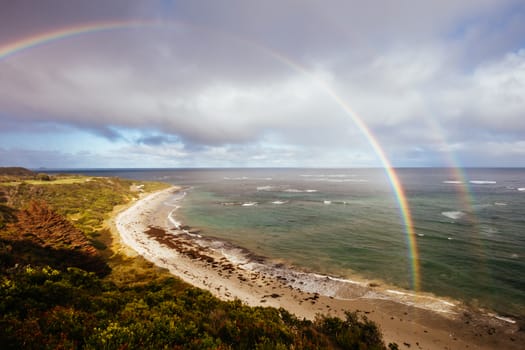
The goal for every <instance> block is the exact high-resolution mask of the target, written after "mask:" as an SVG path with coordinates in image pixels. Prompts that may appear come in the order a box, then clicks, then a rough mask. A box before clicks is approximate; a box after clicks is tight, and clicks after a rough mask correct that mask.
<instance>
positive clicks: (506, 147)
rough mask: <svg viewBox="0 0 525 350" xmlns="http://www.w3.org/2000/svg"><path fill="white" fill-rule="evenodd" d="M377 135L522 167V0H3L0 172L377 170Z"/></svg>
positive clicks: (391, 151) (393, 142) (403, 154)
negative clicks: (25, 169) (241, 168)
mask: <svg viewBox="0 0 525 350" xmlns="http://www.w3.org/2000/svg"><path fill="white" fill-rule="evenodd" d="M363 127H364V128H365V129H367V130H364V129H363ZM367 132H369V134H367ZM373 142H377V144H378V145H379V146H380V148H381V149H382V150H383V151H384V153H385V155H386V156H387V158H388V159H389V160H390V162H391V163H392V164H393V165H394V166H525V2H524V1H523V0H464V1H457V0H453V1H451V0H441V1H417V0H399V1H391V0H377V1H367V2H363V1H331V0H330V1H271V0H268V1H241V0H239V1H140V0H126V1H124V0H116V1H107V0H104V1H102V0H90V1H76V0H74V1H71V0H41V1H37V0H33V1H27V0H20V1H10V0H2V1H0V166H9V165H21V166H26V167H32V168H37V167H49V168H64V167H66V168H78V167H201V166H205V167H215V166H263V167H266V166H270V167H272V166H320V167H368V166H372V167H374V166H381V165H382V164H381V161H380V158H379V157H378V154H377V151H378V150H377V149H374V147H373V146H372V143H373Z"/></svg>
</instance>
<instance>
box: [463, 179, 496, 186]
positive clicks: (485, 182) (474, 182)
mask: <svg viewBox="0 0 525 350" xmlns="http://www.w3.org/2000/svg"><path fill="white" fill-rule="evenodd" d="M469 182H470V183H471V184H474V185H492V184H495V183H496V181H493V180H470V181H469Z"/></svg>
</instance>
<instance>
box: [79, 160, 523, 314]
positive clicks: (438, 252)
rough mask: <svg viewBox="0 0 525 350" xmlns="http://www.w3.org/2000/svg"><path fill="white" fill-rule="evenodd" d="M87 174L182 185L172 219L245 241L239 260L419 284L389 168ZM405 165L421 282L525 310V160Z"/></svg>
mask: <svg viewBox="0 0 525 350" xmlns="http://www.w3.org/2000/svg"><path fill="white" fill-rule="evenodd" d="M87 173H90V174H98V175H104V176H108V175H111V176H121V177H128V178H134V179H144V180H160V181H165V182H170V183H173V184H175V185H182V186H184V187H185V190H184V192H185V193H186V195H185V196H183V197H182V196H179V198H178V202H177V205H178V206H179V208H178V209H177V210H176V211H174V212H173V213H172V215H173V217H172V220H174V221H175V222H177V223H178V224H183V225H188V226H190V227H191V228H192V230H193V232H195V231H199V235H201V236H204V237H208V238H213V239H215V240H217V241H223V242H227V243H228V244H229V246H230V247H232V246H233V247H238V248H239V250H238V252H239V254H238V255H239V256H237V257H235V256H229V257H230V258H231V259H236V258H237V259H240V260H242V259H243V256H246V252H250V254H253V255H254V256H258V257H264V258H265V259H266V260H265V261H268V262H272V264H282V265H284V266H287V267H289V268H290V269H292V270H295V271H297V272H298V273H299V272H300V273H303V272H309V273H311V275H312V276H330V278H332V279H331V281H332V282H333V281H337V280H338V279H344V280H345V281H358V282H356V283H366V281H374V284H379V285H382V284H383V285H386V286H388V288H393V289H391V291H392V293H394V292H395V291H398V292H399V293H405V292H410V290H411V289H412V288H413V286H414V282H415V281H414V278H415V277H416V276H415V275H414V271H413V263H414V262H413V261H412V260H413V257H414V255H413V251H412V250H411V249H410V247H409V245H408V240H407V235H406V228H405V226H404V221H403V220H402V216H401V212H400V209H399V204H398V201H397V198H396V197H395V194H394V191H393V190H392V187H391V185H390V182H389V179H388V177H387V176H386V174H385V172H384V170H382V169H178V170H107V171H98V172H93V171H87ZM396 173H397V174H398V176H399V178H400V180H401V183H402V186H403V188H404V192H405V194H406V196H407V201H408V205H409V207H410V210H411V214H412V219H413V222H414V229H415V240H416V246H417V250H418V252H419V260H418V261H416V262H415V263H416V264H417V265H418V266H419V269H420V281H419V282H420V289H421V291H422V292H426V293H431V294H433V295H435V296H438V297H446V298H451V299H453V300H458V301H460V302H462V303H464V304H466V305H469V306H472V307H475V308H482V309H487V310H489V311H491V312H496V313H498V314H500V315H504V316H510V317H514V318H522V317H523V316H525V169H466V170H464V171H462V172H458V171H457V170H455V169H428V168H423V169H421V168H420V169H397V170H396ZM228 252H229V253H228V254H230V255H232V254H233V255H235V250H231V249H230V250H229V251H228ZM232 252H233V253H232ZM243 254H244V255H243ZM313 281H316V280H315V279H313ZM301 283H302V282H301ZM315 283H317V282H315ZM327 294H329V293H327Z"/></svg>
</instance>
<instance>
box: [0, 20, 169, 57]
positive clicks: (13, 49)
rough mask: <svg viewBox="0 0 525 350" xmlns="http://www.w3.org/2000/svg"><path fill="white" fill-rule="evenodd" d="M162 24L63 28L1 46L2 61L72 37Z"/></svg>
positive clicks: (119, 23) (133, 22) (97, 24)
mask: <svg viewBox="0 0 525 350" xmlns="http://www.w3.org/2000/svg"><path fill="white" fill-rule="evenodd" d="M161 23H162V22H154V21H140V20H127V21H108V22H95V23H88V24H81V25H77V26H73V27H67V28H61V29H57V30H52V31H49V32H45V33H39V34H36V35H32V36H28V37H25V38H21V39H18V40H15V41H13V42H11V43H9V44H7V45H2V46H0V59H3V58H6V57H9V56H12V55H14V54H16V53H19V52H22V51H25V50H28V49H31V48H34V47H37V46H41V45H45V44H47V43H49V42H52V41H55V40H60V39H66V38H69V37H72V36H77V35H82V34H88V33H96V32H103V31H107V30H112V29H125V28H133V27H142V26H151V25H160V24H161Z"/></svg>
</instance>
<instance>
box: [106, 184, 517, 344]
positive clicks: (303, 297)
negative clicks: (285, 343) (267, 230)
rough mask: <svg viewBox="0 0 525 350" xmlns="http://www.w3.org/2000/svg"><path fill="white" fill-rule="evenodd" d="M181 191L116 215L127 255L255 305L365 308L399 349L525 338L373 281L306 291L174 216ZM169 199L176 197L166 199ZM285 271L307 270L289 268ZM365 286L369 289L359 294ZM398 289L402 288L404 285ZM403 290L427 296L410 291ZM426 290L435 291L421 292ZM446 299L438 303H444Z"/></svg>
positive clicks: (340, 310)
mask: <svg viewBox="0 0 525 350" xmlns="http://www.w3.org/2000/svg"><path fill="white" fill-rule="evenodd" d="M180 190H181V189H180V188H179V187H172V188H169V189H166V190H162V191H159V192H155V193H153V194H150V195H147V196H145V197H143V198H141V199H139V200H137V201H135V202H134V203H132V204H131V206H129V207H127V208H126V209H124V210H122V211H121V212H120V213H118V214H117V216H116V217H115V219H114V224H115V228H116V229H117V231H118V233H119V234H120V239H121V243H122V244H121V245H123V246H127V248H126V250H125V251H124V253H125V254H126V255H128V256H129V253H130V252H128V250H132V251H134V252H136V253H137V254H139V255H141V256H143V257H144V258H145V259H146V260H148V261H150V262H152V263H154V264H155V265H157V266H159V267H162V268H166V269H168V270H169V272H170V273H171V274H173V275H175V276H177V277H179V278H181V279H182V280H184V281H185V282H187V283H189V284H191V285H194V286H196V287H198V288H202V289H206V290H208V291H210V292H211V293H212V294H213V295H215V296H216V297H219V298H220V299H223V300H233V299H239V300H241V301H242V302H243V303H246V304H248V305H250V306H271V307H276V308H279V307H283V308H284V309H286V310H288V311H289V312H291V313H293V314H295V315H296V316H298V317H300V318H307V319H313V318H315V316H316V315H317V314H326V315H331V316H339V317H344V312H345V311H346V310H348V311H355V310H359V311H360V313H362V314H363V315H366V317H368V318H369V319H371V320H373V321H375V322H376V323H377V324H378V325H379V326H380V328H381V332H382V333H383V337H384V340H385V343H386V344H388V343H390V342H395V343H397V344H398V345H399V348H400V349H403V348H409V347H411V346H413V347H414V348H417V349H443V348H448V349H456V348H470V349H494V348H507V349H512V348H516V349H517V348H518V347H519V344H523V343H524V342H525V336H524V332H519V326H518V325H517V324H511V323H509V322H506V321H505V320H498V319H497V318H494V317H492V318H491V317H488V316H486V315H478V314H473V313H472V312H470V311H467V310H466V309H455V306H453V304H451V305H450V310H449V311H450V312H452V311H453V312H455V314H454V316H452V314H444V313H443V312H437V311H438V310H428V309H423V308H420V307H418V306H414V305H409V304H410V300H409V302H407V303H401V302H398V301H394V300H391V299H390V300H389V299H388V298H385V297H381V293H383V296H384V293H385V291H384V290H383V291H379V292H380V293H377V291H376V290H375V289H374V286H370V285H365V286H360V285H359V282H356V287H355V288H354V289H353V290H352V289H350V288H349V286H348V283H346V284H347V285H346V286H345V288H346V289H348V290H349V292H350V294H349V297H348V298H341V297H340V296H337V295H323V293H318V292H317V291H313V292H309V291H307V290H306V289H307V288H305V287H304V285H303V286H301V285H300V284H298V283H295V284H294V282H296V281H297V280H299V279H298V278H297V276H296V278H293V276H292V277H290V276H289V275H286V276H284V274H283V273H272V272H271V271H269V270H268V271H265V269H264V268H263V267H264V266H266V265H265V264H262V263H261V264H259V265H260V266H256V264H257V263H256V262H255V263H253V262H250V263H247V262H246V261H235V260H236V259H232V257H229V256H228V254H227V253H226V251H225V248H227V247H225V246H224V245H223V246H221V245H220V244H219V243H217V241H213V240H212V239H206V238H202V237H200V236H199V235H198V234H197V233H192V232H191V230H189V229H188V228H185V227H181V225H180V223H178V222H176V221H175V219H173V218H171V217H170V214H171V213H173V212H174V211H175V210H176V201H177V199H176V198H173V196H174V194H176V193H180ZM169 201H171V202H172V203H167V202H169ZM177 224H178V225H177ZM255 260H256V259H255ZM250 264H251V265H250ZM254 264H255V265H254ZM284 270H286V271H291V272H294V273H296V274H301V273H303V272H301V271H294V270H292V269H289V268H286V267H283V271H284ZM272 271H273V272H275V270H272ZM304 273H305V274H306V272H304ZM310 275H312V274H310ZM317 276H319V279H318V280H314V281H313V282H312V283H313V284H314V285H315V286H316V287H319V285H320V284H322V283H326V282H334V283H335V282H341V281H342V280H341V279H337V278H334V277H329V276H321V275H317ZM346 282H348V281H346ZM359 288H364V290H360V291H359V293H357V294H353V293H355V292H356V290H357V289H359ZM391 292H392V293H394V294H396V293H398V294H402V292H400V291H391ZM363 293H365V294H363ZM325 294H326V293H325ZM374 294H375V295H374ZM403 297H406V298H408V299H411V298H412V299H414V298H415V299H418V298H420V296H415V297H414V296H411V295H409V294H407V295H405V296H403ZM425 297H427V298H430V297H428V296H424V295H423V296H422V298H425ZM436 299H437V298H436ZM437 300H438V301H441V302H442V300H440V299H437ZM444 305H445V304H442V305H441V306H440V305H438V307H437V309H439V308H440V307H444Z"/></svg>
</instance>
